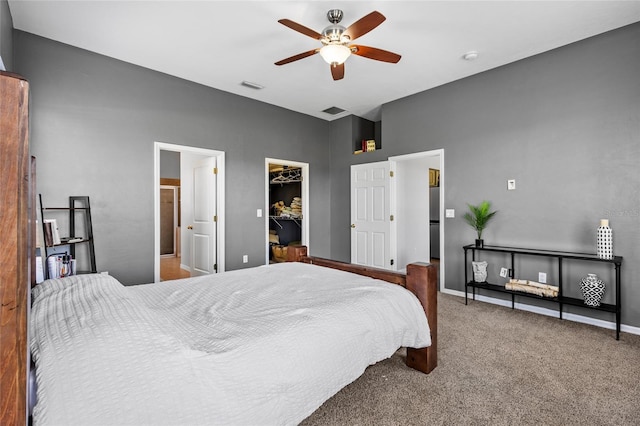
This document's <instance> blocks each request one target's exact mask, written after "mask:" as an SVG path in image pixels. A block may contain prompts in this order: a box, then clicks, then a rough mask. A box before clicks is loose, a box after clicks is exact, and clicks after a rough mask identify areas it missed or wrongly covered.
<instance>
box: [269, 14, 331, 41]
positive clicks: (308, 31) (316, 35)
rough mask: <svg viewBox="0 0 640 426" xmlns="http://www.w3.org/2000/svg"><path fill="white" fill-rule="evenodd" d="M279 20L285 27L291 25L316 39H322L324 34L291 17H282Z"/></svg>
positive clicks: (293, 28)
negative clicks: (294, 20)
mask: <svg viewBox="0 0 640 426" xmlns="http://www.w3.org/2000/svg"><path fill="white" fill-rule="evenodd" d="M278 22H280V23H281V24H282V25H284V26H285V27H289V28H291V29H292V30H294V31H297V32H299V33H301V34H304V35H306V36H309V37H311V38H314V39H316V40H320V39H321V38H322V34H320V33H318V32H316V31H314V30H312V29H311V28H307V27H305V26H304V25H300V24H298V23H297V22H293V21H292V20H290V19H280V20H279V21H278Z"/></svg>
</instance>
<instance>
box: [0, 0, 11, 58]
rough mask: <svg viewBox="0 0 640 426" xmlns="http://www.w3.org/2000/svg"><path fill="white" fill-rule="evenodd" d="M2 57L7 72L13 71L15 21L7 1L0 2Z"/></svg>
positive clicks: (0, 46)
mask: <svg viewBox="0 0 640 426" xmlns="http://www.w3.org/2000/svg"><path fill="white" fill-rule="evenodd" d="M0 56H1V57H2V62H3V63H4V67H5V69H6V70H7V71H13V19H12V18H11V12H10V11H9V3H8V2H7V0H0Z"/></svg>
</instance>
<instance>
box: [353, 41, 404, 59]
mask: <svg viewBox="0 0 640 426" xmlns="http://www.w3.org/2000/svg"><path fill="white" fill-rule="evenodd" d="M349 48H350V49H351V53H353V54H354V55H358V56H363V57H365V58H369V59H375V60H376V61H382V62H391V63H393V64H395V63H398V61H399V60H400V58H402V56H400V55H398V54H397V53H393V52H389V51H388V50H382V49H377V48H375V47H369V46H360V45H351V46H349Z"/></svg>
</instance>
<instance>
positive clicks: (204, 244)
mask: <svg viewBox="0 0 640 426" xmlns="http://www.w3.org/2000/svg"><path fill="white" fill-rule="evenodd" d="M215 168H216V159H215V157H210V158H206V159H204V160H202V161H200V162H198V163H196V165H195V166H194V168H193V224H192V225H191V234H192V235H191V276H192V277H193V276H198V275H207V274H213V273H215V272H216V268H215V264H216V219H217V218H216V170H215Z"/></svg>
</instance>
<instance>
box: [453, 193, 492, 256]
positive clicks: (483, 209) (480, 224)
mask: <svg viewBox="0 0 640 426" xmlns="http://www.w3.org/2000/svg"><path fill="white" fill-rule="evenodd" d="M467 205H468V206H469V210H470V211H468V212H467V213H465V214H464V215H463V216H462V218H463V219H464V220H465V221H466V222H467V223H468V224H469V225H470V226H471V227H472V228H473V229H475V230H476V232H477V233H478V238H477V239H476V246H477V247H482V246H483V245H484V244H483V241H482V231H484V229H485V228H486V227H487V224H488V223H489V221H490V220H491V219H492V218H493V216H495V214H496V213H498V212H497V211H493V212H492V211H490V210H491V202H489V201H483V202H481V203H480V204H478V205H477V206H474V205H472V204H467Z"/></svg>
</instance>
